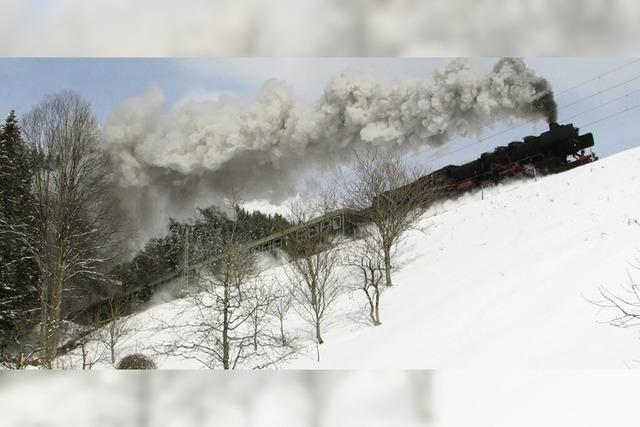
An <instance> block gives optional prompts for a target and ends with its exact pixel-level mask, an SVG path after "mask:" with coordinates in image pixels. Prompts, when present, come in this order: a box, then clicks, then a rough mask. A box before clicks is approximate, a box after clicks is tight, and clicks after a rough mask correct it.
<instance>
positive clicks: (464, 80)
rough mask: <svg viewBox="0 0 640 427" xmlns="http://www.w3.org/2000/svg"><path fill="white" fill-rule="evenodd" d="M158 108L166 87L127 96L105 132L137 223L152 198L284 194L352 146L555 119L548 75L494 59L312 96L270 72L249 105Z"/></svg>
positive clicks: (352, 76)
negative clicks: (486, 67) (307, 99)
mask: <svg viewBox="0 0 640 427" xmlns="http://www.w3.org/2000/svg"><path fill="white" fill-rule="evenodd" d="M162 104H163V95H162V92H161V90H160V89H158V88H155V87H154V88H151V89H149V90H148V91H147V92H146V93H145V94H143V95H142V96H140V97H136V98H132V99H128V100H126V101H125V102H123V103H122V105H121V106H120V107H119V108H117V109H116V111H115V112H114V113H113V114H112V115H111V117H110V118H109V119H108V121H107V124H106V128H105V132H106V136H107V140H108V141H109V143H110V147H111V149H112V152H113V158H114V160H115V162H116V164H117V165H118V167H119V169H120V176H121V177H122V180H121V184H122V186H123V187H125V188H126V189H127V190H126V191H128V193H129V194H130V195H132V196H135V199H136V200H138V201H139V213H140V214H142V215H144V218H145V219H143V220H144V221H147V219H146V218H149V213H150V211H157V210H158V209H159V206H164V207H166V212H165V215H167V214H168V215H178V216H179V215H180V214H182V213H185V212H186V211H185V209H191V208H192V206H193V203H194V202H195V201H197V200H205V199H208V200H211V199H212V198H213V197H214V195H215V194H220V193H222V192H225V191H229V190H231V189H236V190H237V189H239V190H241V191H242V192H243V193H244V195H245V196H246V197H248V198H249V199H267V200H270V201H272V202H279V201H281V200H283V199H284V198H286V197H288V196H291V195H293V193H294V190H295V189H296V187H297V186H298V188H299V185H300V183H301V182H303V180H304V179H305V177H309V176H311V175H313V173H312V172H321V171H322V170H326V169H327V168H332V167H335V166H336V165H338V164H339V163H340V162H342V161H345V160H348V159H349V158H350V157H352V156H353V155H354V153H356V152H358V151H363V150H367V149H371V148H372V149H375V150H378V151H382V152H385V151H393V152H400V153H405V152H408V151H410V150H413V149H417V148H419V147H422V146H424V145H430V146H434V147H435V146H439V145H441V144H444V143H445V142H447V141H449V140H451V138H453V137H455V136H457V135H462V136H466V135H478V134H480V133H481V131H482V130H483V129H484V128H486V127H487V126H491V125H493V124H495V123H496V122H498V121H500V120H523V119H531V118H536V117H539V118H544V119H546V120H547V121H555V115H556V111H555V108H556V106H555V102H554V101H553V93H552V90H551V87H550V85H549V83H548V82H547V81H546V80H545V79H544V78H541V77H539V76H537V75H536V74H535V72H534V71H533V70H531V69H529V68H527V67H526V65H525V63H524V61H522V60H520V59H501V60H499V61H498V62H497V63H496V64H495V66H494V67H493V69H492V70H491V71H482V70H478V69H476V68H474V67H473V65H472V63H471V62H470V61H469V60H454V61H452V62H450V63H448V64H446V65H445V66H443V67H442V68H440V69H438V70H437V71H435V72H434V73H433V74H431V75H428V76H426V77H425V78H424V79H423V80H420V81H397V82H394V83H392V84H391V85H385V84H383V80H382V79H381V78H380V77H378V76H376V74H375V73H374V72H372V71H370V70H365V69H350V70H348V71H346V72H344V73H343V74H342V75H340V76H338V77H336V78H334V79H333V80H332V81H330V82H329V84H328V85H327V87H326V88H325V89H324V92H323V94H322V96H321V98H320V99H319V100H318V101H317V102H316V103H315V104H309V103H304V102H302V101H300V100H298V99H297V98H296V96H295V95H294V94H293V91H292V89H291V87H289V86H288V85H287V84H286V83H284V82H280V81H275V80H271V81H268V82H266V83H265V84H264V85H263V87H262V88H261V90H260V91H259V93H258V95H257V98H256V99H255V100H252V101H247V100H242V99H238V98H234V97H230V96H226V97H222V98H221V99H220V100H218V101H206V100H205V101H193V102H187V103H185V104H182V105H180V106H179V107H176V108H175V109H174V110H173V111H170V112H168V113H163V112H162V111H161V107H162ZM159 203H160V205H159ZM160 209H162V208H160Z"/></svg>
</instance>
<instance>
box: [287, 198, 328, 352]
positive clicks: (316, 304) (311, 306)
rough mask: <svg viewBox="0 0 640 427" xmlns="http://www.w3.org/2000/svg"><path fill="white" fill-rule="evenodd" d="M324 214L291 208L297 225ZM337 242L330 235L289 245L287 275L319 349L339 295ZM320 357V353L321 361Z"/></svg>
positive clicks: (304, 238)
mask: <svg viewBox="0 0 640 427" xmlns="http://www.w3.org/2000/svg"><path fill="white" fill-rule="evenodd" d="M316 206H317V205H316ZM323 213H325V212H318V211H317V209H315V206H313V205H312V206H309V205H307V206H305V205H304V202H301V203H299V204H294V205H292V206H291V216H292V219H293V220H294V221H295V223H297V224H304V223H305V222H306V221H308V220H309V219H311V218H312V217H315V216H318V215H322V214H323ZM335 239H336V238H335V237H334V236H330V235H328V234H319V235H317V236H308V235H305V236H302V237H291V238H290V240H289V241H288V242H287V245H288V251H289V254H290V257H291V259H290V261H289V263H288V264H287V266H286V268H285V271H286V273H287V277H288V280H289V283H290V285H291V287H292V288H293V289H295V291H294V298H295V300H296V301H297V303H298V304H297V305H296V309H297V310H298V311H299V314H300V316H301V317H302V318H303V319H304V320H305V321H306V322H307V323H309V324H310V325H311V326H312V327H313V330H314V335H315V341H316V344H318V345H319V344H322V343H323V342H324V340H323V338H322V323H323V321H324V320H325V319H326V317H327V316H328V314H329V311H330V307H331V305H332V304H333V303H334V302H335V300H336V299H337V297H338V296H339V291H340V288H339V283H338V278H337V275H336V268H337V267H338V265H339V260H340V258H339V255H340V253H339V251H338V244H337V241H336V240H335ZM319 355H320V353H319V352H318V358H319Z"/></svg>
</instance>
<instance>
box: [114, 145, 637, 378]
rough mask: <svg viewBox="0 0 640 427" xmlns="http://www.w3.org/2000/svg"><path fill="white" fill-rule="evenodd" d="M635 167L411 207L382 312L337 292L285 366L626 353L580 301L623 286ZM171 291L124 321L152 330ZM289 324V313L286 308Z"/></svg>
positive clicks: (629, 163)
mask: <svg viewBox="0 0 640 427" xmlns="http://www.w3.org/2000/svg"><path fill="white" fill-rule="evenodd" d="M639 166H640V148H637V149H633V150H629V151H626V152H622V153H619V154H617V155H614V156H611V157H608V158H606V159H603V160H600V161H598V162H595V163H593V164H591V165H586V166H583V167H580V168H577V169H574V170H571V171H568V172H565V173H562V174H559V175H552V176H547V177H542V178H538V179H537V180H536V181H534V180H527V181H517V182H511V183H508V184H503V185H500V186H497V187H495V188H491V189H488V190H485V191H484V192H483V193H474V194H468V195H465V196H463V197H461V198H459V199H457V200H453V201H447V202H445V203H443V204H441V205H438V206H435V207H434V208H433V209H432V210H431V211H430V212H429V213H427V214H426V215H425V217H424V219H423V224H422V225H424V226H429V229H428V230H427V232H424V233H423V232H419V231H415V232H412V233H410V234H409V235H408V236H407V238H406V240H405V242H404V248H405V251H404V252H405V254H404V255H403V256H402V257H401V258H400V259H399V260H398V262H397V265H398V270H397V271H396V272H395V276H394V282H395V285H394V287H393V288H391V289H389V290H388V291H386V293H385V294H383V297H382V303H381V304H382V309H381V311H382V322H383V324H382V325H381V326H378V327H373V326H369V325H366V324H364V323H363V322H361V321H360V322H359V321H356V320H354V318H355V317H356V312H357V309H358V308H359V307H360V306H361V304H362V303H363V300H362V299H361V296H360V295H358V294H353V295H345V296H344V297H343V298H342V299H341V301H340V304H339V305H338V306H337V308H336V311H335V313H334V315H333V317H332V319H330V324H329V325H328V326H329V327H328V329H327V331H326V332H325V334H324V338H325V343H324V344H323V345H322V346H321V350H320V351H321V361H320V362H317V361H316V360H315V356H316V354H315V349H314V348H311V347H310V348H309V349H308V350H307V351H306V352H304V353H303V354H301V355H300V356H299V357H298V358H297V359H295V360H293V361H291V362H290V363H289V364H288V365H287V366H286V367H289V368H325V369H327V368H344V369H349V368H358V369H361V368H373V369H378V368H403V369H408V368H434V369H442V368H456V369H457V368H468V367H480V368H517V369H519V368H551V369H555V368H623V369H624V368H626V367H635V366H637V362H635V360H637V359H638V358H640V341H639V340H638V337H639V335H638V331H637V330H634V329H619V328H615V327H613V326H610V325H609V324H607V323H606V321H607V320H608V319H610V318H611V317H612V315H613V313H611V312H609V313H607V312H601V310H600V309H599V308H598V307H596V306H595V305H593V304H592V303H590V302H589V300H595V299H597V298H598V296H599V287H601V286H604V287H607V288H608V289H610V290H613V291H616V292H618V293H620V292H623V291H622V289H623V286H625V285H627V284H628V283H629V277H628V275H627V273H628V271H630V272H631V273H632V275H633V273H634V270H633V269H632V268H630V262H632V261H633V259H634V256H635V255H636V252H637V251H638V250H640V244H639V243H638V242H639V237H640V224H636V223H633V222H630V221H629V219H634V218H639V219H640V197H638V194H640V167H639ZM276 270H278V269H276ZM635 273H637V274H636V277H637V279H638V280H639V281H640V271H637V272H635ZM275 274H277V271H275ZM181 304H182V303H181V302H180V301H175V302H170V303H166V304H161V305H158V306H155V307H153V308H151V309H149V310H147V311H145V312H144V313H141V314H139V315H137V316H134V319H133V320H134V321H136V322H138V324H143V325H145V327H147V328H152V329H153V328H154V325H155V326H158V324H159V323H158V320H157V319H164V320H165V321H168V319H170V318H171V316H172V315H174V314H175V313H176V312H177V311H178V310H179V307H180V306H181ZM290 325H291V326H292V327H295V328H298V327H300V326H301V325H300V323H299V322H297V321H296V319H291V320H290ZM160 329H161V328H160ZM160 329H153V332H150V331H149V330H147V331H141V332H139V333H137V334H135V335H133V336H131V337H129V338H128V340H127V341H126V342H125V343H124V345H123V348H121V353H122V354H126V353H128V352H130V351H136V350H138V351H140V350H143V351H144V348H145V347H148V346H153V343H154V342H157V341H158V340H162V339H163V337H164V335H163V334H162V332H161V330H160ZM161 366H162V367H168V368H179V367H185V368H192V367H196V366H197V365H193V362H192V361H190V362H186V361H179V360H168V361H164V362H161Z"/></svg>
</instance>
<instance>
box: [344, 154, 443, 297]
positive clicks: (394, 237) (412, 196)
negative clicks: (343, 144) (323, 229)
mask: <svg viewBox="0 0 640 427" xmlns="http://www.w3.org/2000/svg"><path fill="white" fill-rule="evenodd" d="M424 175H425V172H424V170H423V169H421V168H418V167H412V166H410V165H409V164H408V163H407V162H406V161H405V160H403V159H402V158H401V157H400V156H397V155H390V154H385V156H384V157H383V156H381V155H379V154H378V153H375V152H372V153H368V154H367V155H364V156H358V157H357V158H356V160H355V162H354V164H353V165H352V166H351V167H349V168H348V169H347V170H346V171H345V174H344V177H343V179H342V182H341V183H340V184H339V188H340V199H341V203H342V204H343V205H344V207H346V208H349V209H350V210H351V211H352V212H353V215H355V216H356V217H357V219H358V222H360V223H362V225H371V226H372V227H362V229H361V231H362V233H364V234H365V236H369V237H371V238H373V241H375V242H378V243H379V245H380V249H381V251H382V254H383V260H384V267H385V284H386V286H391V285H392V280H391V271H392V260H391V256H392V249H393V247H394V246H395V245H397V244H398V242H399V241H400V239H401V238H402V237H403V235H404V234H405V233H406V232H407V231H409V230H410V229H412V228H415V227H416V225H417V223H418V222H419V220H420V218H421V217H422V215H423V214H424V212H425V211H426V210H427V209H428V208H429V207H430V206H431V204H432V203H433V201H434V200H436V199H437V198H438V197H439V196H440V195H441V194H442V191H443V190H444V188H445V187H444V185H443V184H442V183H437V182H434V180H433V179H429V178H428V177H424Z"/></svg>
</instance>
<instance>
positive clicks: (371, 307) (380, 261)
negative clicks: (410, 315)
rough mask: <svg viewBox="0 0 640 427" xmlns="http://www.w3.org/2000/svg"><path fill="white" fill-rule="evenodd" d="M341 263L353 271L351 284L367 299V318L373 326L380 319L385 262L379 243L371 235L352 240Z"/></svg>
mask: <svg viewBox="0 0 640 427" xmlns="http://www.w3.org/2000/svg"><path fill="white" fill-rule="evenodd" d="M343 264H344V265H345V266H346V267H349V268H350V269H352V271H353V276H354V282H353V286H354V288H355V289H356V290H358V291H362V293H364V295H365V297H366V299H367V308H368V311H369V318H370V319H371V323H372V324H373V325H374V326H378V325H380V324H382V321H381V320H380V296H381V295H382V292H383V291H384V288H385V286H384V278H385V263H384V256H383V254H382V251H381V245H380V244H379V242H377V241H376V240H375V239H374V237H373V236H367V237H366V238H364V239H362V240H359V241H357V242H354V243H353V244H352V245H351V247H349V248H348V249H347V250H346V253H345V256H344V261H343Z"/></svg>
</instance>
